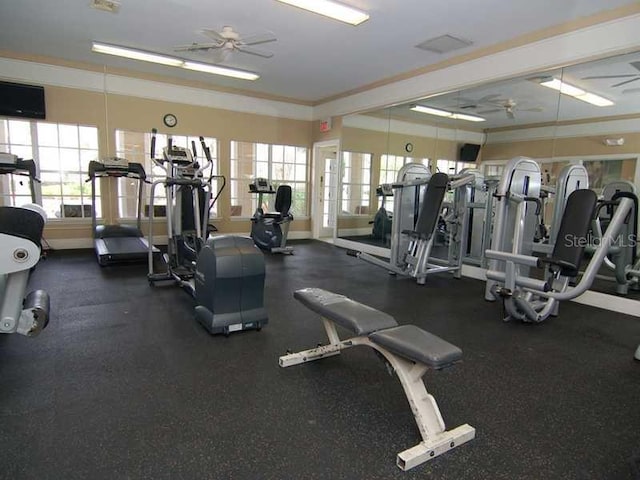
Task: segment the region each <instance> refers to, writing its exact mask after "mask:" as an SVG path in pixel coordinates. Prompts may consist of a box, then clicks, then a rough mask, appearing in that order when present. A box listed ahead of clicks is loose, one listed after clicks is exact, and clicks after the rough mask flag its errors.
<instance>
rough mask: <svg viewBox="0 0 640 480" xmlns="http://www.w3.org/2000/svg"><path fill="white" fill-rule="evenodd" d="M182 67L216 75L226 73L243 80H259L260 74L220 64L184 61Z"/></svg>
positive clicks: (226, 75)
mask: <svg viewBox="0 0 640 480" xmlns="http://www.w3.org/2000/svg"><path fill="white" fill-rule="evenodd" d="M182 68H186V69H187V70H196V71H198V72H206V73H213V74H214V75H224V76H225V77H233V78H240V79H242V80H257V79H258V78H260V75H258V74H257V73H253V72H246V71H244V70H236V69H235V68H226V67H219V66H218V65H210V64H208V63H198V62H187V61H185V62H184V65H183V66H182Z"/></svg>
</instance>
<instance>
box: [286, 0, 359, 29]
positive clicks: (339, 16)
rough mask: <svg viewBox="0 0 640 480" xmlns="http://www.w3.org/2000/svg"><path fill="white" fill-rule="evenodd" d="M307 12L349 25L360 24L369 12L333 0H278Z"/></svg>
mask: <svg viewBox="0 0 640 480" xmlns="http://www.w3.org/2000/svg"><path fill="white" fill-rule="evenodd" d="M278 1H279V2H281V3H286V4H287V5H291V6H294V7H298V8H302V9H303V10H307V11H309V12H313V13H318V14H320V15H324V16H325V17H329V18H333V19H334V20H339V21H341V22H344V23H348V24H350V25H354V26H355V25H360V24H361V23H362V22H365V21H367V20H368V19H369V14H368V13H365V12H363V11H361V10H357V9H355V8H353V7H349V6H347V5H344V4H342V3H338V2H334V1H333V0H278Z"/></svg>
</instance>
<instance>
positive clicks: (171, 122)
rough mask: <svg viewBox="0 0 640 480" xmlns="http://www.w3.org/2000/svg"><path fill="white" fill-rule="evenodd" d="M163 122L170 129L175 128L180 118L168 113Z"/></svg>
mask: <svg viewBox="0 0 640 480" xmlns="http://www.w3.org/2000/svg"><path fill="white" fill-rule="evenodd" d="M162 121H163V122H164V124H165V125H166V126H167V127H169V128H173V127H175V126H176V125H177V124H178V118H177V117H176V116H175V115H174V114H173V113H167V114H166V115H165V116H164V117H163V119H162Z"/></svg>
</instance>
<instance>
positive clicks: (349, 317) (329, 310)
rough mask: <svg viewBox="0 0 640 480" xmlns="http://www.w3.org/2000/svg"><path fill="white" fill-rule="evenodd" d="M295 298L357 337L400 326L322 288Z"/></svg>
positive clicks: (369, 308)
mask: <svg viewBox="0 0 640 480" xmlns="http://www.w3.org/2000/svg"><path fill="white" fill-rule="evenodd" d="M293 296H294V298H296V299H297V300H299V301H300V302H301V303H302V304H303V305H305V306H306V307H307V308H309V309H310V310H313V311H314V312H316V313H317V314H319V315H321V316H323V317H325V318H327V319H329V320H331V321H332V322H334V323H337V324H338V325H340V326H341V327H344V328H346V329H348V330H351V331H352V332H353V333H355V334H356V335H368V334H369V333H372V332H375V331H377V330H381V329H385V328H391V327H395V326H397V325H398V323H397V322H396V321H395V319H394V318H393V317H392V316H391V315H388V314H386V313H384V312H381V311H379V310H376V309H374V308H371V307H369V306H367V305H363V304H362V303H358V302H355V301H353V300H351V299H350V298H347V297H345V296H344V295H339V294H337V293H332V292H328V291H326V290H322V289H320V288H304V289H302V290H297V291H295V292H294V294H293Z"/></svg>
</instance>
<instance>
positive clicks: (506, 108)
mask: <svg viewBox="0 0 640 480" xmlns="http://www.w3.org/2000/svg"><path fill="white" fill-rule="evenodd" d="M487 103H489V104H491V105H494V106H496V107H500V108H493V109H490V110H478V114H480V115H487V114H490V113H497V112H502V111H503V112H504V113H505V114H506V115H507V118H511V119H513V118H516V115H515V112H516V111H518V112H542V111H544V108H542V107H531V108H521V107H520V106H519V105H520V104H519V103H518V102H516V101H515V100H514V99H512V98H506V99H501V98H497V99H495V100H491V101H490V102H487Z"/></svg>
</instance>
